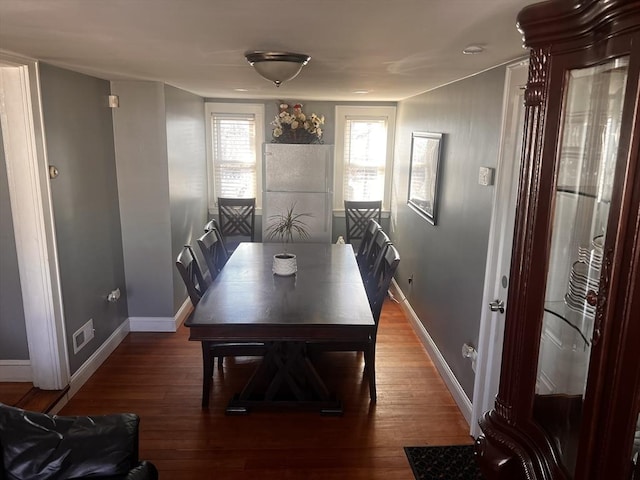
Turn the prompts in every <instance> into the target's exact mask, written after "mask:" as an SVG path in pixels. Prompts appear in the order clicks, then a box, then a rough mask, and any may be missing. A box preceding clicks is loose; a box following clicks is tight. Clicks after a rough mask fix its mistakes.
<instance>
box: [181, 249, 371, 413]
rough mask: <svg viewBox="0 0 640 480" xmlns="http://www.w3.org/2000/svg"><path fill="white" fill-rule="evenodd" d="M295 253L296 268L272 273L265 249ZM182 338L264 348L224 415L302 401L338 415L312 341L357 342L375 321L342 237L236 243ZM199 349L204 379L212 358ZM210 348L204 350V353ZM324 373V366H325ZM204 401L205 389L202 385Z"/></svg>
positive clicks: (350, 251)
mask: <svg viewBox="0 0 640 480" xmlns="http://www.w3.org/2000/svg"><path fill="white" fill-rule="evenodd" d="M283 251H286V253H291V254H295V255H296V258H297V272H296V273H295V274H294V275H291V276H278V275H275V274H273V272H272V264H273V256H274V255H276V254H280V253H282V252H283ZM185 325H186V326H187V327H189V329H190V332H189V340H192V341H197V342H203V347H204V346H205V345H208V344H210V343H226V342H230V343H241V344H243V343H246V344H255V343H260V344H264V346H265V349H264V355H263V356H262V357H261V359H260V361H259V362H258V364H257V366H256V369H255V371H254V372H253V374H252V375H251V377H250V378H249V379H248V380H247V383H246V384H245V386H244V388H243V389H242V391H241V392H238V393H236V394H235V395H234V396H233V397H232V398H231V399H230V400H229V403H228V405H227V407H226V413H227V414H246V413H248V412H249V410H250V409H252V408H257V407H292V408H297V407H307V408H313V409H318V410H319V411H320V412H321V413H322V414H335V415H340V414H342V404H341V401H340V400H339V398H338V397H337V396H336V395H335V393H332V392H329V390H328V389H327V387H326V384H325V382H324V380H323V379H322V378H321V376H320V375H319V374H318V371H317V370H316V368H315V365H314V362H313V359H312V358H311V357H310V356H309V355H308V347H309V346H310V345H311V344H313V343H314V342H322V343H327V342H329V343H331V342H354V341H355V342H360V341H367V340H368V339H371V338H372V337H373V336H374V335H375V322H374V319H373V315H372V313H371V309H370V306H369V301H368V299H367V294H366V291H365V287H364V284H363V281H362V277H361V275H360V271H359V269H358V265H357V262H356V259H355V255H354V252H353V248H352V246H351V245H350V244H329V243H289V244H286V245H285V246H283V245H282V244H279V243H252V242H247V243H241V244H240V245H239V246H238V248H237V249H236V250H235V251H234V253H233V254H232V255H231V257H230V258H229V260H228V262H227V263H226V265H225V266H224V268H223V269H222V270H221V272H220V273H219V275H218V276H217V278H216V279H215V280H214V281H213V282H212V283H211V285H210V286H209V288H208V289H207V290H206V292H205V293H204V295H203V296H202V298H201V299H200V301H199V302H198V304H197V305H196V307H195V309H194V312H193V314H192V315H191V316H190V318H189V319H188V320H187V321H186V322H185ZM208 351H209V349H208V348H203V349H202V352H203V365H204V370H205V371H204V372H203V374H204V375H205V379H206V378H207V377H206V376H207V375H212V373H213V367H212V365H213V362H212V359H211V358H207V355H208V354H207V352H208ZM209 355H210V354H209ZM325 375H326V373H325ZM204 395H206V400H207V401H206V402H205V401H204V397H203V404H204V403H208V390H207V391H203V396H204Z"/></svg>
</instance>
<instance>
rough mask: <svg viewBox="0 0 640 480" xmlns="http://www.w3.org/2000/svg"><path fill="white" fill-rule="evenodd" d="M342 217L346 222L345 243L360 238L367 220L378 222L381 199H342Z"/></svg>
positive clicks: (380, 214)
mask: <svg viewBox="0 0 640 480" xmlns="http://www.w3.org/2000/svg"><path fill="white" fill-rule="evenodd" d="M344 217H345V220H346V223H347V232H346V233H347V238H346V240H347V243H353V240H360V239H362V238H363V237H364V235H365V232H366V231H367V226H368V224H369V220H375V221H377V222H378V223H380V219H381V217H382V200H376V201H368V202H357V201H353V200H345V201H344Z"/></svg>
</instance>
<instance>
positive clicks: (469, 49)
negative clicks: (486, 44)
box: [462, 45, 484, 55]
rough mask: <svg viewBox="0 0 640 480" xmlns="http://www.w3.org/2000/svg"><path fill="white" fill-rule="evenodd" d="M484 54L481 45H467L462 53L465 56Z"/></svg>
mask: <svg viewBox="0 0 640 480" xmlns="http://www.w3.org/2000/svg"><path fill="white" fill-rule="evenodd" d="M482 52H484V48H483V47H482V45H467V46H466V47H465V49H464V50H462V53H464V54H465V55H477V54H478V53H482Z"/></svg>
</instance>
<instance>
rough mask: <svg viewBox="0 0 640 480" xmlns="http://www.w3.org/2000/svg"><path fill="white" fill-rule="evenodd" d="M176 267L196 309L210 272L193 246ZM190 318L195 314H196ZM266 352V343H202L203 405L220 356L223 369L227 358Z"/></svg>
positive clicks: (205, 402)
mask: <svg viewBox="0 0 640 480" xmlns="http://www.w3.org/2000/svg"><path fill="white" fill-rule="evenodd" d="M205 235H206V234H205ZM176 267H177V268H178V272H180V276H181V277H182V280H183V281H184V283H185V286H186V287H187V293H188V294H189V298H190V299H191V303H192V304H193V306H194V307H195V306H196V305H198V303H199V302H200V299H201V298H202V295H203V294H204V292H205V291H206V290H207V288H209V285H210V284H211V281H212V280H211V278H210V276H209V271H207V273H206V274H204V273H203V271H202V269H201V268H200V265H199V263H198V260H197V258H196V256H195V252H194V251H193V249H192V248H191V246H190V245H185V246H184V247H183V249H182V250H181V251H180V253H179V254H178V257H177V259H176ZM190 315H193V311H192V312H191V314H190ZM265 352H266V347H265V346H264V344H263V343H220V342H202V366H203V368H202V370H203V375H202V406H203V407H207V406H208V405H209V391H210V390H211V384H212V379H213V366H214V363H215V359H216V357H217V358H218V367H219V368H222V362H223V359H224V357H240V356H263V355H264V354H265Z"/></svg>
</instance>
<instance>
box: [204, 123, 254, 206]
mask: <svg viewBox="0 0 640 480" xmlns="http://www.w3.org/2000/svg"><path fill="white" fill-rule="evenodd" d="M211 127H212V129H213V132H212V139H213V142H212V149H213V170H214V189H215V192H216V196H218V197H236V198H251V197H255V196H256V160H257V156H256V149H255V144H256V140H255V138H256V120H255V116H254V115H252V114H226V113H225V114H219V113H215V114H213V115H212V122H211Z"/></svg>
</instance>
